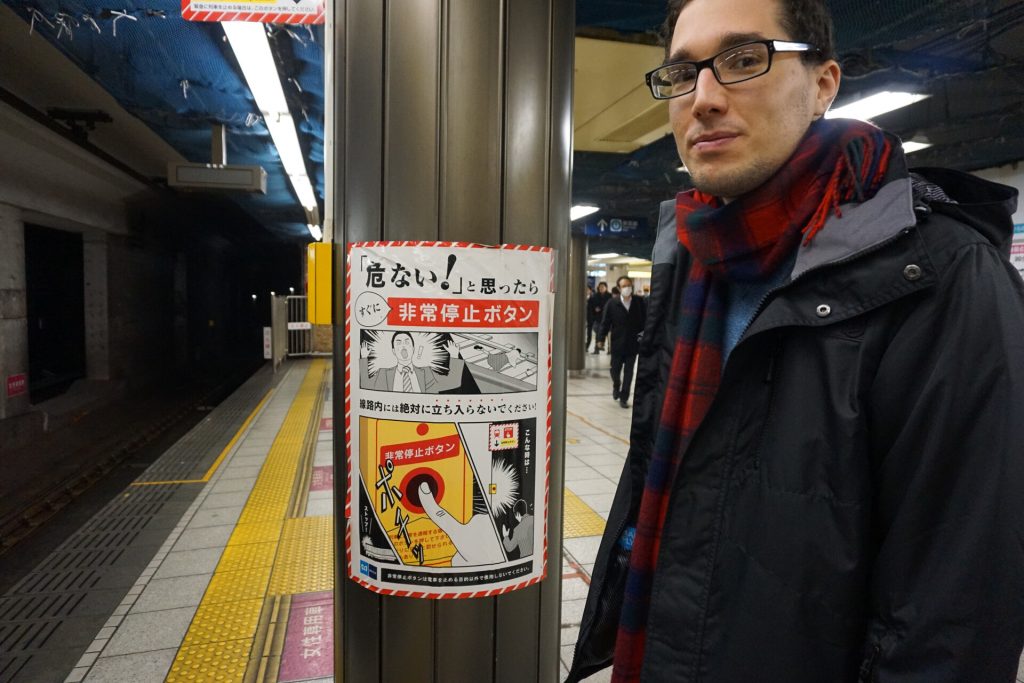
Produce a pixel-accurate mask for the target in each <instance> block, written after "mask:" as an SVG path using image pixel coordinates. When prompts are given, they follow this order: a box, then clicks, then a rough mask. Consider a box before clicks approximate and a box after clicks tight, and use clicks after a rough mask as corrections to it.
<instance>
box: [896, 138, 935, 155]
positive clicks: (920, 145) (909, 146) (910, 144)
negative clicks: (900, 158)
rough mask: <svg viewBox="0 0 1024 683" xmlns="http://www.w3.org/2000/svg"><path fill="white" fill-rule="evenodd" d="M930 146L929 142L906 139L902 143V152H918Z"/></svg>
mask: <svg viewBox="0 0 1024 683" xmlns="http://www.w3.org/2000/svg"><path fill="white" fill-rule="evenodd" d="M931 146H932V143H930V142H917V141H916V140H907V141H906V142H904V143H903V153H904V154H913V153H914V152H920V151H921V150H922V149H928V148H929V147H931Z"/></svg>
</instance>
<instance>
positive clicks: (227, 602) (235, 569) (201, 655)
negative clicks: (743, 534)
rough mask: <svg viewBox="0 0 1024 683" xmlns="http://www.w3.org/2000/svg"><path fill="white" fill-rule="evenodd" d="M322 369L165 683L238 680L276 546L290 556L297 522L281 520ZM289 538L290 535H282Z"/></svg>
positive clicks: (309, 375) (295, 411)
mask: <svg viewBox="0 0 1024 683" xmlns="http://www.w3.org/2000/svg"><path fill="white" fill-rule="evenodd" d="M325 368H326V362H325V361H323V360H314V361H313V362H312V363H311V364H310V367H309V369H308V370H307V371H306V376H305V377H304V378H303V380H302V385H301V386H300V387H299V391H298V393H297V394H296V396H295V399H294V401H292V405H291V407H290V408H289V409H288V413H287V415H286V416H285V419H284V423H283V424H282V426H281V429H280V430H279V431H278V433H277V436H276V437H275V438H274V443H273V444H272V445H271V447H270V451H269V453H268V454H267V458H266V460H265V461H264V463H263V468H262V469H261V470H260V474H259V476H258V477H257V479H256V483H255V485H254V486H253V490H252V493H251V494H250V495H249V500H248V501H247V503H246V505H245V508H243V510H242V514H241V516H240V517H239V523H238V525H237V526H236V527H235V530H234V532H233V533H232V534H231V538H230V539H229V540H228V546H227V548H226V549H225V551H224V554H223V556H222V557H221V561H220V563H219V564H218V565H217V569H216V570H215V572H214V575H213V578H212V579H211V581H210V585H209V586H208V587H207V589H206V594H205V595H204V596H203V600H202V602H201V603H200V605H199V609H198V610H197V612H196V615H195V617H194V618H193V620H192V624H191V625H190V626H189V630H188V633H187V634H186V635H185V641H184V643H183V646H182V648H181V649H180V650H179V651H178V654H177V656H176V657H175V659H174V663H173V664H172V665H171V670H170V672H169V673H168V675H167V679H166V680H167V681H170V682H173V681H241V680H242V677H243V676H244V675H245V669H246V666H247V664H248V662H249V657H250V653H251V650H252V644H253V636H254V634H255V633H256V627H257V625H258V623H259V617H260V606H261V605H262V604H263V600H264V598H265V596H266V595H267V591H268V589H269V587H270V580H271V574H272V572H273V571H274V567H273V563H274V556H275V555H276V554H277V553H278V551H279V549H280V548H279V544H281V546H284V547H285V549H286V551H287V552H293V551H291V550H287V547H288V541H287V540H286V539H284V538H282V536H283V532H284V531H285V529H286V528H288V527H290V526H291V525H290V524H288V522H289V521H298V520H286V519H285V517H286V515H287V512H288V503H289V501H290V499H291V496H292V492H293V489H294V483H295V477H296V476H297V475H298V472H297V467H296V464H297V461H298V458H299V456H300V454H301V450H302V444H303V439H304V438H305V436H306V432H307V430H308V427H309V424H310V413H311V412H312V411H313V409H314V406H315V404H316V399H317V396H318V394H319V391H320V384H321V382H322V381H323V377H324V370H325ZM293 537H295V538H298V535H297V534H296V533H295V532H294V531H292V530H291V529H289V539H290V538H293ZM328 537H330V534H328ZM280 583H281V585H284V584H285V583H293V582H291V581H287V582H286V581H281V582H280Z"/></svg>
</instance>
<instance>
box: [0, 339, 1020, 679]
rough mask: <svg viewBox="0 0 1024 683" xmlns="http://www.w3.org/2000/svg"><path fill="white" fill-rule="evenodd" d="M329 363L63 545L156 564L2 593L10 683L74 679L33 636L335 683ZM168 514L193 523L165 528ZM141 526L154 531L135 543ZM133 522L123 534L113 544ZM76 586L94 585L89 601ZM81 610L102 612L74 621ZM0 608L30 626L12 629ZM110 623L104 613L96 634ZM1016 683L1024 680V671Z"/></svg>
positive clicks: (600, 519)
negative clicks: (16, 647)
mask: <svg viewBox="0 0 1024 683" xmlns="http://www.w3.org/2000/svg"><path fill="white" fill-rule="evenodd" d="M329 367H330V366H329V362H328V361H326V360H322V359H317V360H306V361H293V362H290V363H288V364H287V365H286V366H285V370H284V372H283V373H282V374H281V375H280V376H279V377H278V378H277V379H275V380H274V381H268V380H267V378H266V373H264V376H263V377H262V378H259V377H256V378H254V380H252V381H251V382H250V383H247V387H248V389H246V390H245V391H241V390H240V391H239V392H236V395H235V396H233V397H232V398H231V399H229V400H228V401H225V403H224V404H222V405H221V406H219V407H218V408H217V409H215V411H214V412H213V413H211V415H210V418H209V419H208V420H207V421H206V422H205V423H203V424H200V425H199V426H197V427H196V428H195V429H194V430H193V432H190V433H189V435H187V436H186V437H185V438H184V439H182V441H181V442H179V444H177V445H176V446H175V447H174V448H172V449H171V450H170V451H168V453H167V454H165V456H164V457H163V458H161V459H160V460H158V461H157V462H156V463H154V464H153V465H152V466H151V467H150V468H149V469H147V470H146V471H145V472H144V473H143V474H142V476H140V477H139V479H138V480H137V481H136V482H135V483H134V484H133V485H132V486H130V487H129V488H128V490H126V491H125V492H124V494H123V495H122V497H121V498H120V499H118V500H115V501H112V502H111V503H110V504H109V505H108V506H107V507H108V508H110V509H109V510H107V511H106V516H104V513H103V512H101V513H100V514H99V515H97V517H96V518H94V520H92V521H90V523H88V524H87V525H86V526H85V527H84V528H83V530H82V531H80V532H78V534H76V535H75V536H74V537H72V538H69V539H68V541H67V543H66V544H65V545H67V546H69V547H71V546H81V547H85V546H89V544H97V543H101V542H102V543H107V542H109V543H113V544H115V545H116V542H117V541H116V538H129V539H137V538H142V540H146V539H150V540H148V541H147V543H148V544H149V545H145V544H143V545H142V546H140V547H141V548H143V549H145V548H151V550H150V551H149V555H146V556H145V558H144V559H143V560H142V563H145V562H146V558H148V557H150V556H151V557H152V559H151V560H150V561H149V562H148V564H146V565H144V566H143V565H142V564H141V563H137V565H138V566H137V567H136V566H125V567H122V566H121V565H118V564H117V562H116V560H117V558H118V557H119V556H120V555H130V554H131V552H128V553H119V552H114V551H111V552H107V554H106V555H103V557H112V558H114V559H113V560H110V561H109V562H107V563H106V565H104V566H106V569H107V570H108V571H107V572H106V573H104V572H103V571H102V569H103V567H100V569H96V570H94V571H91V573H89V572H86V573H82V572H81V571H78V572H77V573H69V572H68V571H66V565H67V564H68V562H67V561H66V560H64V559H62V558H66V557H71V555H69V553H72V552H73V549H72V550H69V549H68V548H65V547H63V546H62V548H60V549H58V552H56V553H54V556H55V557H56V559H54V558H51V560H53V561H51V562H50V564H51V565H55V566H56V565H60V566H57V568H56V569H54V568H50V569H47V570H46V571H48V572H50V573H45V572H44V571H43V570H42V569H40V570H37V571H36V572H34V573H33V574H32V575H31V576H29V577H27V578H26V580H24V581H21V582H19V584H17V585H16V586H15V587H14V588H13V589H12V591H11V592H9V593H8V594H7V595H6V596H4V597H3V598H2V599H0V641H2V642H5V643H12V642H15V639H14V637H13V636H12V635H11V634H14V635H15V636H17V635H18V634H22V633H23V634H25V635H24V637H23V638H22V639H21V641H19V642H21V645H22V646H23V653H22V654H21V655H18V656H12V655H11V654H10V653H8V654H7V655H6V659H5V653H3V652H0V681H7V680H13V681H21V680H28V681H35V680H61V679H60V678H59V677H58V678H53V677H50V678H45V677H44V678H39V677H38V672H40V671H46V666H45V665H46V651H45V648H44V649H37V650H35V651H33V650H32V649H31V647H32V646H31V643H30V642H29V641H30V637H29V636H31V635H32V634H36V635H38V634H42V633H48V634H51V635H54V634H56V635H54V638H63V639H64V640H66V642H64V643H62V645H63V646H64V649H65V650H68V649H71V650H73V651H75V655H74V656H77V652H81V651H82V649H83V648H84V649H85V654H84V655H82V656H81V657H80V658H79V659H78V660H77V663H76V664H75V666H74V668H73V670H71V672H70V674H69V675H67V677H66V678H65V679H64V680H66V681H69V682H78V681H88V682H90V683H115V682H122V681H124V682H128V681H130V682H132V683H150V682H154V683H155V682H157V681H164V680H166V681H214V680H218V681H220V680H222V681H239V682H241V681H246V682H248V681H263V682H267V683H273V682H274V681H278V682H280V683H299V682H300V681H309V682H317V683H324V682H326V681H333V653H332V643H333V637H334V624H333V603H332V600H333V594H332V590H333V564H332V563H333V560H334V550H335V549H334V545H333V540H332V529H333V524H334V520H333V516H332V513H333V497H332V496H333V492H332V491H333V486H334V471H333V466H332V460H331V453H332V441H331V440H332V435H333V424H332V421H331V418H330V415H331V410H332V400H333V397H332V396H331V391H330V389H329V386H330V381H329V379H330V374H329ZM607 368H608V357H607V356H606V355H601V356H594V355H590V354H588V355H587V369H586V371H585V372H584V373H582V374H583V376H582V377H577V378H570V379H569V381H568V392H567V393H568V400H567V415H566V450H565V453H566V462H565V515H564V526H563V536H564V543H563V551H562V563H561V575H562V611H561V626H562V628H561V649H560V654H561V667H560V668H561V677H562V678H563V679H564V677H565V675H566V672H567V667H568V665H569V664H570V662H571V659H572V650H573V643H574V642H575V639H576V635H577V633H578V630H579V623H580V618H581V616H582V612H583V605H584V602H585V598H586V593H587V589H588V586H589V581H590V575H591V572H592V570H593V563H594V558H595V555H596V553H597V547H598V543H599V542H600V538H601V534H602V532H603V530H604V525H605V520H606V518H607V516H608V511H609V508H610V507H611V502H612V497H613V494H614V491H615V487H616V483H617V481H618V478H619V475H620V473H621V470H622V466H623V463H624V460H625V454H626V449H627V446H628V437H627V435H628V432H629V425H630V419H631V413H632V411H631V410H627V409H623V408H622V407H620V406H619V404H618V402H616V401H613V400H612V398H611V381H610V379H609V378H608V374H607ZM218 411H220V412H218ZM236 430H237V431H236ZM232 435H233V436H232ZM184 491H195V492H196V493H194V494H190V495H189V496H184V495H182V493H183V492H184ZM153 501H158V502H153ZM159 501H163V502H162V503H160V502H159ZM161 505H162V506H163V507H161ZM154 506H156V507H154ZM119 510H120V511H121V513H122V514H121V516H120V517H118V516H117V514H115V513H118V511H119ZM125 510H127V512H125ZM171 514H173V515H174V517H173V519H177V518H178V517H177V516H178V515H179V514H180V521H177V522H174V521H173V520H172V521H169V522H167V523H166V524H161V523H160V520H166V519H170V515H171ZM146 515H149V517H147V516H146ZM144 520H156V521H151V522H147V521H144ZM147 524H148V525H149V526H151V527H159V528H158V529H146V528H145V527H146V525H147ZM117 525H120V526H117ZM133 525H134V526H135V527H138V528H139V529H141V530H142V531H141V532H140V533H141V534H142V536H141V537H139V536H138V534H136V535H135V536H132V535H131V533H130V532H131V529H130V528H128V527H132V526H133ZM172 527H173V528H172ZM122 528H128V531H127V532H121V531H119V532H117V533H120V534H121V535H120V536H117V534H115V533H114V532H115V531H117V530H118V529H122ZM149 532H152V533H151V534H150V535H149V536H146V534H147V533H149ZM112 534H113V536H112ZM125 534H127V536H125ZM114 536H116V538H115V540H113V541H110V540H109V539H110V538H113V537H114ZM154 538H158V539H159V540H158V541H153V540H152V539H154ZM164 539H166V540H164ZM126 543H127V541H126ZM129 545H130V544H129ZM111 547H114V546H111ZM90 552H91V551H90ZM139 552H141V551H140V550H137V551H136V552H135V554H136V555H138V554H139ZM93 555H95V553H93ZM76 557H77V556H76ZM104 562H106V560H104ZM44 564H45V563H44ZM96 564H98V565H102V564H103V562H98V563H96ZM62 567H64V568H62ZM74 581H77V582H78V583H80V584H82V586H84V587H78V588H81V590H78V592H75V590H76V586H77V584H75V586H72V585H71V583H73V582H74ZM90 587H92V588H90ZM99 588H102V589H103V594H104V595H107V596H111V595H112V596H114V597H113V598H112V600H108V603H106V604H108V605H110V607H108V608H103V609H106V611H105V612H104V611H102V610H101V609H99V607H97V602H96V600H95V599H94V594H95V593H96V591H97V590H98V589H99ZM62 591H63V592H62ZM120 596H123V599H120ZM118 599H120V603H117V600H118ZM79 605H85V606H90V605H91V606H92V609H91V611H90V610H89V609H82V610H79V613H76V612H75V610H76V609H77V606H79ZM35 608H39V609H41V610H42V611H43V612H45V611H46V610H47V609H48V610H49V612H46V614H41V616H37V617H36V618H35V621H32V620H30V619H28V618H27V617H18V614H25V613H27V612H28V611H29V610H30V609H35ZM111 608H112V610H111ZM5 610H6V612H5ZM37 611H39V610H37ZM111 611H112V614H111ZM5 613H6V614H8V615H10V614H12V613H17V614H15V616H14V617H13V618H11V617H9V616H8V617H7V621H6V622H5V621H4V614H5ZM97 613H102V614H103V615H104V616H103V617H99V621H98V622H97V619H96V617H95V614H97ZM107 614H111V616H109V618H107V619H106V621H105V622H103V621H102V619H103V618H105V615H107ZM47 615H49V616H47ZM54 615H56V616H54ZM90 615H91V618H92V620H91V621H90V619H89V618H88V617H89V616H90ZM58 617H60V618H58ZM19 618H20V619H21V620H20V621H19ZM64 618H66V619H64ZM62 619H64V620H62ZM62 629H63V630H62ZM19 637H20V636H19ZM79 643H81V644H82V645H81V646H79V645H78V644H79ZM74 647H78V649H77V650H74ZM33 652H35V655H34V659H33ZM19 657H20V659H19ZM71 661H74V659H73V658H71ZM19 662H20V663H19ZM24 662H28V664H25V663H24ZM5 666H6V667H8V668H7V669H4V667H5ZM69 666H70V664H69ZM18 667H20V672H21V673H19V672H18ZM5 671H6V673H9V674H10V677H9V678H8V677H7V676H6V675H5ZM63 671H67V668H66V667H64V668H63ZM608 674H609V671H608V670H605V671H604V672H601V673H599V674H597V675H595V676H593V677H591V678H590V679H588V680H590V681H596V682H600V681H607V680H609V676H608ZM61 676H63V674H61ZM1018 678H1019V679H1020V680H1021V682H1022V683H1024V666H1022V668H1021V670H1020V671H1019V672H1018Z"/></svg>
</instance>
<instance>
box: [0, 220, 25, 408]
mask: <svg viewBox="0 0 1024 683" xmlns="http://www.w3.org/2000/svg"><path fill="white" fill-rule="evenodd" d="M28 409H29V398H28V304H27V300H26V292H25V224H24V222H22V219H21V211H20V210H18V209H17V208H15V207H13V206H8V205H6V204H0V419H6V418H9V417H14V416H15V415H20V414H21V413H24V412H26V411H28Z"/></svg>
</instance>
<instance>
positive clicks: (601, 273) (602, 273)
mask: <svg viewBox="0 0 1024 683" xmlns="http://www.w3.org/2000/svg"><path fill="white" fill-rule="evenodd" d="M607 274H608V271H607V270H591V271H589V272H588V273H587V275H593V276H594V277H604V276H605V275H607Z"/></svg>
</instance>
